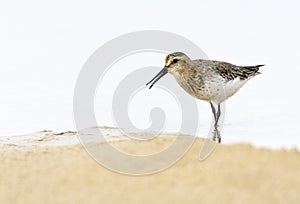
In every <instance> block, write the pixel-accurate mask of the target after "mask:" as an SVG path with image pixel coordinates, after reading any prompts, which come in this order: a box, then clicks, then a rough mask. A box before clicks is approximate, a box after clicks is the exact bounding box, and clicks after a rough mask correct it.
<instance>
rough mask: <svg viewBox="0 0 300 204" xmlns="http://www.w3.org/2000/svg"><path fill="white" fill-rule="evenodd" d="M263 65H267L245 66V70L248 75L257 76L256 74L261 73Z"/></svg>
mask: <svg viewBox="0 0 300 204" xmlns="http://www.w3.org/2000/svg"><path fill="white" fill-rule="evenodd" d="M262 66H265V65H264V64H260V65H255V66H244V67H243V68H244V69H243V70H244V72H246V73H247V74H248V76H255V75H258V74H261V73H260V72H259V68H260V67H262Z"/></svg>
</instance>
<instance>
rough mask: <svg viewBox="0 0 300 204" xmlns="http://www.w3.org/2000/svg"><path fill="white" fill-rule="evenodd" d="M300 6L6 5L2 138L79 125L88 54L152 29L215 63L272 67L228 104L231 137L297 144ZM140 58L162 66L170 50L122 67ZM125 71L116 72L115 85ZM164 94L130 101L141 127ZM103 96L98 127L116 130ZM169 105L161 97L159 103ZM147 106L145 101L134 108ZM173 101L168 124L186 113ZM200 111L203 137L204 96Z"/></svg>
mask: <svg viewBox="0 0 300 204" xmlns="http://www.w3.org/2000/svg"><path fill="white" fill-rule="evenodd" d="M298 2H299V1H296V0H294V1H292V0H289V1H271V0H266V1H260V0H253V1H249V2H248V3H247V2H244V1H243V3H242V1H232V0H231V1H228V0H227V1H208V0H207V1H206V0H205V1H158V0H152V1H147V2H146V1H140V0H139V1H138V0H134V1H102V2H101V1H61V0H60V1H58V0H53V1H38V0H28V1H21V0H20V1H14V0H12V1H1V3H0V56H1V57H0V93H1V98H0V136H7V135H17V134H24V133H30V132H34V131H38V130H44V129H51V130H55V131H65V130H73V129H75V128H74V124H73V113H72V102H73V101H72V97H73V89H74V85H75V82H76V78H77V76H78V73H79V71H80V69H81V67H82V66H83V64H84V62H85V61H86V60H87V58H88V57H89V56H90V55H91V54H92V53H93V52H94V51H95V50H96V49H97V48H98V47H100V46H101V45H102V44H103V43H105V42H107V41H108V40H111V39H113V38H115V37H117V36H119V35H122V34H124V33H127V32H133V31H138V30H148V29H155V30H164V31H169V32H174V33H177V34H179V35H182V36H184V37H186V38H188V39H190V40H191V41H193V42H194V43H196V44H197V45H198V46H199V47H201V48H202V50H203V51H204V52H205V53H206V54H207V55H208V56H209V58H210V59H215V60H224V61H228V62H231V63H234V64H238V65H255V64H266V65H267V66H266V67H264V68H263V70H262V72H263V74H262V75H260V76H257V77H255V78H254V79H252V80H251V81H250V82H248V83H247V84H246V85H245V86H244V87H243V88H242V89H241V91H240V92H239V93H238V94H236V95H235V96H233V97H232V98H230V99H229V100H228V102H227V103H226V105H227V108H226V127H225V130H224V131H225V132H224V134H223V138H224V139H223V141H225V143H226V142H240V141H241V142H251V143H253V144H258V145H263V146H269V147H282V146H283V147H293V146H298V147H299V146H300V139H299V138H300V131H299V128H298V122H299V121H300V120H299V119H300V116H299V114H300V110H299V107H298V106H299V102H300V101H299V99H300V98H299V91H298V87H299V85H298V82H299V79H298V77H299V75H300V71H299V69H300V62H299V60H300V46H299V45H300V41H299V36H300V26H299V20H300V13H299V8H300V5H299V3H298ZM134 61H139V62H136V63H137V64H138V65H139V66H140V65H143V67H144V66H151V65H156V66H159V65H161V66H163V63H164V56H151V55H149V56H148V58H146V60H145V56H143V57H140V58H137V57H136V58H135V60H130V59H129V60H128V61H127V62H123V65H124V66H123V69H126V67H129V66H130V65H131V64H132V63H134ZM137 64H134V66H137ZM121 65H122V63H121ZM121 65H116V67H115V69H117V67H118V66H119V67H120V66H121ZM154 74H156V73H154ZM120 76H121V75H120ZM120 76H117V75H115V76H114V77H115V83H117V81H118V77H119V78H120ZM151 77H152V76H149V79H150V78H151ZM168 77H171V76H168ZM111 81H112V80H111ZM111 83H114V82H113V81H112V82H111ZM106 90H107V95H105V94H104V95H103V96H100V97H102V98H107V97H108V95H109V93H110V92H113V90H110V89H109V88H107V89H106ZM154 92H155V91H154ZM141 94H142V93H141ZM157 94H158V95H157ZM157 94H156V93H154V94H153V98H154V99H153V100H154V101H151V100H149V103H146V104H145V103H144V102H145V101H143V100H142V99H140V102H139V100H138V96H137V99H136V100H133V102H132V103H133V106H134V107H136V108H137V110H139V111H134V110H133V111H131V115H130V116H131V118H132V120H133V121H135V122H140V124H137V126H140V127H146V126H147V124H148V122H149V121H146V120H145V115H146V116H147V117H148V112H149V107H150V106H151V103H155V104H154V105H157V104H156V103H158V99H157V98H159V93H157ZM141 96H142V95H141ZM187 97H188V96H187ZM140 98H144V97H140ZM99 101H101V100H99V96H97V97H96V100H95V107H96V110H97V113H96V115H97V119H98V120H99V125H110V126H114V124H113V122H112V120H111V115H109V114H108V113H109V112H101V111H105V110H104V109H103V107H102V106H106V107H109V105H110V104H108V105H103V104H101V102H99ZM167 101H168V100H167V99H166V100H164V101H161V105H162V107H164V104H166V103H167V104H168V102H167ZM141 102H143V103H144V106H141V105H140V106H139V105H137V104H141ZM152 105H153V104H152ZM143 107H146V108H147V110H143ZM170 107H171V108H169V110H168V111H167V113H169V112H170V114H171V117H169V118H171V119H170V120H168V123H169V126H168V127H170V129H172V128H173V129H176V126H177V125H178V123H179V122H178V121H179V119H180V117H173V116H172V110H177V108H176V106H175V103H174V104H173V105H170ZM172 107H173V108H174V109H173V108H172ZM199 107H200V112H201V113H203V119H202V120H201V127H203V129H201V130H200V132H199V134H200V135H204V134H205V133H206V132H207V128H208V127H209V124H210V120H211V115H210V107H209V105H208V104H206V103H203V102H199ZM129 108H130V107H129ZM138 108H139V109H138ZM131 109H132V108H130V110H131ZM142 111H144V112H142ZM177 112H178V111H173V113H174V114H175V113H176V114H177ZM176 114H175V115H176ZM176 116H177V115H176ZM178 118H179V119H178ZM141 121H145V123H143V122H141Z"/></svg>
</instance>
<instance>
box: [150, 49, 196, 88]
mask: <svg viewBox="0 0 300 204" xmlns="http://www.w3.org/2000/svg"><path fill="white" fill-rule="evenodd" d="M191 63H192V60H191V59H190V58H189V57H188V56H187V55H186V54H184V53H182V52H174V53H171V54H169V55H168V56H167V57H166V59H165V67H164V68H163V69H162V70H161V71H160V72H159V73H158V74H157V75H156V76H155V77H154V78H153V79H152V80H151V81H149V82H148V83H147V84H146V85H148V84H150V83H151V82H152V84H151V85H150V87H149V89H151V88H152V86H153V85H154V84H155V83H156V82H157V81H158V80H159V79H160V78H161V77H163V76H164V75H165V74H167V73H171V74H173V75H175V76H176V75H181V74H183V73H184V72H185V70H186V69H187V67H189V66H188V65H189V64H191Z"/></svg>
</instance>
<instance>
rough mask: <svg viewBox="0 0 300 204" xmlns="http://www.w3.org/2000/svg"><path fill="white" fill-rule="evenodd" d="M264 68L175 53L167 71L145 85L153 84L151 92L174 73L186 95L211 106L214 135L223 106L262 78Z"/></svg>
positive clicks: (170, 59) (216, 138) (168, 59)
mask: <svg viewBox="0 0 300 204" xmlns="http://www.w3.org/2000/svg"><path fill="white" fill-rule="evenodd" d="M261 66H264V65H255V66H237V65H233V64H231V63H227V62H221V61H214V60H203V59H196V60H191V59H190V58H189V57H188V56H187V55H186V54H184V53H182V52H174V53H172V54H169V55H168V56H167V57H166V60H165V67H164V68H163V69H162V70H161V71H160V72H159V73H158V74H157V75H156V76H155V77H154V78H153V79H152V80H151V81H149V82H148V83H147V84H146V85H148V84H150V83H151V85H150V87H149V89H151V88H152V86H153V85H154V84H155V83H156V82H157V81H158V80H159V79H160V78H161V77H163V76H164V75H165V74H167V73H171V74H172V75H173V76H174V77H175V79H176V81H177V83H178V84H179V85H180V86H181V87H182V88H183V89H184V90H185V91H186V92H187V93H189V94H190V95H192V96H193V97H195V98H197V99H200V100H204V101H207V102H209V103H210V106H211V109H212V112H213V115H214V121H215V123H214V127H215V131H216V132H217V133H218V132H219V131H218V121H219V118H220V115H221V110H220V104H221V103H222V102H224V101H225V100H226V99H228V98H229V97H231V96H232V95H234V94H235V93H236V92H237V91H238V90H239V89H240V88H241V87H242V86H243V85H244V84H245V83H246V82H247V81H248V80H249V79H251V78H252V77H254V76H256V75H258V74H260V72H258V71H259V68H260V67H261ZM216 109H217V110H216ZM213 140H214V141H217V142H219V143H220V142H221V135H220V134H219V133H218V134H217V135H216V136H215V137H214V138H213Z"/></svg>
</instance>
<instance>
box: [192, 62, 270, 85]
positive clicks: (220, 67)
mask: <svg viewBox="0 0 300 204" xmlns="http://www.w3.org/2000/svg"><path fill="white" fill-rule="evenodd" d="M193 62H194V65H195V68H197V69H200V70H202V71H204V72H213V73H215V74H219V75H220V76H221V77H222V78H224V79H225V80H226V81H231V80H234V79H236V78H240V79H241V80H245V79H249V78H251V77H253V76H255V75H257V74H260V72H259V67H261V66H264V65H255V66H237V65H234V64H231V63H228V62H222V61H215V60H202V59H200V60H193Z"/></svg>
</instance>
